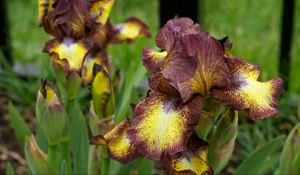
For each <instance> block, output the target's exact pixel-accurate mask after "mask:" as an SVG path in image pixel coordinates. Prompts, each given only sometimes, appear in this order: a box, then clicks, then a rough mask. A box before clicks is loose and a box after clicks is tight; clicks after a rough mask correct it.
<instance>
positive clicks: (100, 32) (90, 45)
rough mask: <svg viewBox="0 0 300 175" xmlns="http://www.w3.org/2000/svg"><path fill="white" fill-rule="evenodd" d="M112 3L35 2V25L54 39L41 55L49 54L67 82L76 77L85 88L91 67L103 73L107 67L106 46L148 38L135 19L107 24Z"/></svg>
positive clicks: (97, 0)
mask: <svg viewBox="0 0 300 175" xmlns="http://www.w3.org/2000/svg"><path fill="white" fill-rule="evenodd" d="M114 3H115V0H39V24H40V26H43V28H44V29H45V31H46V32H47V33H49V34H51V35H53V36H54V37H55V39H53V40H50V41H49V42H48V43H46V45H45V48H44V51H45V52H47V53H49V54H50V56H51V58H52V62H53V64H54V68H55V69H56V72H64V73H65V75H66V77H67V79H68V77H70V76H71V75H72V74H73V73H77V74H78V76H79V77H80V79H81V80H82V83H83V84H85V85H86V84H88V83H90V81H91V79H92V70H93V65H94V64H95V63H96V64H100V65H101V66H103V67H105V69H106V68H109V67H110V64H109V60H108V56H107V51H106V48H107V45H108V44H109V43H120V42H124V41H126V42H133V41H134V40H135V39H136V38H139V37H150V33H149V31H148V27H147V26H146V25H145V24H144V23H143V22H142V21H140V20H139V19H136V18H129V19H127V20H125V21H124V22H122V23H120V24H117V25H113V24H112V23H110V21H109V16H110V12H111V10H112V7H113V5H114ZM63 77H64V76H63ZM71 77H73V78H74V75H72V76H71ZM60 79H63V78H60ZM64 81H65V80H62V82H64Z"/></svg>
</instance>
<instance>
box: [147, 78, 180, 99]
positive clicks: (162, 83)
mask: <svg viewBox="0 0 300 175" xmlns="http://www.w3.org/2000/svg"><path fill="white" fill-rule="evenodd" d="M149 86H150V88H151V89H152V90H154V91H156V92H160V93H162V94H165V95H167V96H169V97H170V98H171V97H173V98H178V97H179V96H180V95H179V93H178V91H177V90H176V89H175V88H174V87H173V86H172V85H170V82H168V80H166V79H165V78H164V77H163V76H162V74H161V73H157V74H155V75H152V76H151V77H150V78H149Z"/></svg>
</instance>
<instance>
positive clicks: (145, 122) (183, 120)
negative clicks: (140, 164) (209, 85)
mask: <svg viewBox="0 0 300 175" xmlns="http://www.w3.org/2000/svg"><path fill="white" fill-rule="evenodd" d="M201 104H202V103H201V97H200V96H195V97H194V98H193V99H191V100H190V101H188V102H187V103H186V104H182V103H181V101H180V100H178V99H175V98H170V97H168V96H166V95H163V94H160V93H156V92H153V93H150V95H149V97H147V98H146V99H145V100H144V101H142V102H140V103H139V104H137V105H136V107H135V110H134V118H133V120H132V123H131V126H130V128H129V129H128V131H127V133H128V136H129V138H130V140H131V141H132V142H133V144H135V145H136V146H137V149H138V151H139V152H140V153H142V154H143V155H145V156H146V157H149V158H151V159H154V160H161V159H162V157H163V156H165V155H170V156H172V155H174V154H176V153H178V152H180V151H183V150H184V147H185V144H186V142H187V140H188V138H189V136H190V135H191V134H192V131H193V129H194V128H195V126H196V124H197V122H198V120H199V117H200V112H201V107H202V106H201Z"/></svg>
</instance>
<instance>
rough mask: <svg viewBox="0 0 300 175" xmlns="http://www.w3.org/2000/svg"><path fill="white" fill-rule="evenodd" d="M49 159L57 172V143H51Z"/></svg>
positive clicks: (51, 166) (52, 167)
mask: <svg viewBox="0 0 300 175" xmlns="http://www.w3.org/2000/svg"><path fill="white" fill-rule="evenodd" d="M48 161H49V165H50V168H51V169H52V170H53V171H54V172H57V144H54V145H49V147H48Z"/></svg>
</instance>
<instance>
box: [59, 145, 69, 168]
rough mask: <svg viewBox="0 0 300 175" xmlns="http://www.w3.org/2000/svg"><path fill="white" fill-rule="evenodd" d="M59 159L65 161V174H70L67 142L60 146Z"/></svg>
mask: <svg viewBox="0 0 300 175" xmlns="http://www.w3.org/2000/svg"><path fill="white" fill-rule="evenodd" d="M60 146H61V157H62V160H64V161H66V168H67V174H71V162H70V155H69V142H68V141H62V142H61V144H60Z"/></svg>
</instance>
